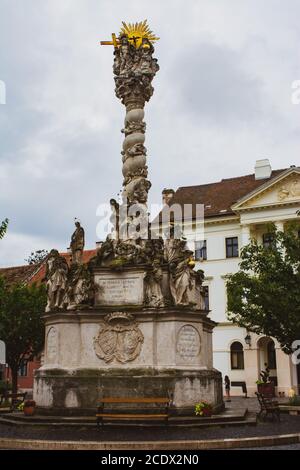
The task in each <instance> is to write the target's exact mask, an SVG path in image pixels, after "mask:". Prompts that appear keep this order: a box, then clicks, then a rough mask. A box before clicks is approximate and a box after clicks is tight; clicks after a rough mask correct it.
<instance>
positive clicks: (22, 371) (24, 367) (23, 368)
mask: <svg viewBox="0 0 300 470" xmlns="http://www.w3.org/2000/svg"><path fill="white" fill-rule="evenodd" d="M18 374H19V377H27V362H22V364H21V365H20V368H19V371H18Z"/></svg>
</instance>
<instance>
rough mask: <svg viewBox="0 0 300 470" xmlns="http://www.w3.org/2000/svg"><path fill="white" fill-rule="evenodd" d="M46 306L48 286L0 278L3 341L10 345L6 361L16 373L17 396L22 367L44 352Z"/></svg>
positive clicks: (14, 389) (0, 335)
mask: <svg viewBox="0 0 300 470" xmlns="http://www.w3.org/2000/svg"><path fill="white" fill-rule="evenodd" d="M45 306H46V290H45V286H43V285H40V286H37V285H35V284H33V285H22V284H15V285H12V286H9V285H7V283H6V282H5V280H4V279H3V278H0V339H2V340H3V341H4V342H5V344H6V361H7V364H8V365H9V367H10V368H11V371H12V391H13V392H14V393H16V392H17V388H18V370H19V367H20V366H21V364H22V363H23V361H30V360H32V359H33V357H34V356H35V355H36V354H38V353H40V352H41V350H42V347H43V344H44V321H43V319H42V314H43V312H44V311H45Z"/></svg>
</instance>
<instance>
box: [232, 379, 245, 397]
mask: <svg viewBox="0 0 300 470" xmlns="http://www.w3.org/2000/svg"><path fill="white" fill-rule="evenodd" d="M231 387H241V388H242V392H243V393H244V394H245V397H244V398H248V396H247V386H246V382H231Z"/></svg>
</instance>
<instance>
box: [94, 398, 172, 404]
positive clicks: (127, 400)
mask: <svg viewBox="0 0 300 470" xmlns="http://www.w3.org/2000/svg"><path fill="white" fill-rule="evenodd" d="M169 402H170V399H169V398H128V397H127V398H126V397H124V398H122V397H121V398H119V397H112V398H101V399H100V400H99V403H162V404H167V403H169Z"/></svg>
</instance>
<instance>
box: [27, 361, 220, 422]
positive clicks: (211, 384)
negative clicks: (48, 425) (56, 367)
mask: <svg viewBox="0 0 300 470" xmlns="http://www.w3.org/2000/svg"><path fill="white" fill-rule="evenodd" d="M41 389H42V390H43V392H44V397H48V404H47V403H46V400H44V402H43V403H42V402H39V401H38V410H39V413H44V414H51V413H53V414H64V415H70V414H75V415H76V414H82V413H83V412H84V413H86V414H94V413H95V409H96V406H97V401H98V400H99V399H100V398H101V397H114V396H115V397H120V396H127V397H141V396H143V397H166V396H168V397H170V399H171V400H172V408H171V411H172V413H173V414H193V413H194V405H195V403H197V402H198V401H199V399H203V400H207V401H208V402H210V403H212V404H213V405H214V408H215V410H216V411H219V410H221V409H222V407H223V406H224V405H223V398H222V377H221V374H220V372H217V371H215V370H211V371H205V370H203V371H202V370H200V371H194V370H188V369H186V370H184V371H181V370H173V369H167V368H166V369H160V370H158V369H154V368H144V369H135V370H133V369H130V370H127V371H125V370H124V369H107V370H98V371H96V370H92V369H82V370H80V371H73V370H61V371H60V373H59V374H58V375H53V374H51V373H50V371H37V373H36V380H35V397H36V398H38V393H37V390H41ZM66 403H68V404H69V405H72V404H73V405H74V406H66ZM134 406H135V407H136V405H134ZM142 406H143V408H144V407H145V405H142ZM126 408H129V409H130V406H128V405H126Z"/></svg>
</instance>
